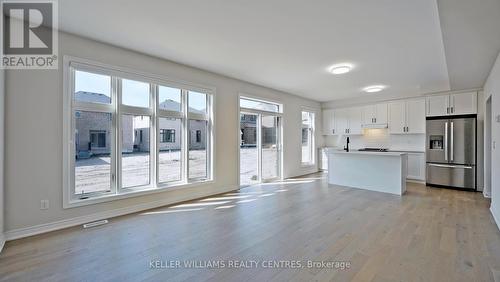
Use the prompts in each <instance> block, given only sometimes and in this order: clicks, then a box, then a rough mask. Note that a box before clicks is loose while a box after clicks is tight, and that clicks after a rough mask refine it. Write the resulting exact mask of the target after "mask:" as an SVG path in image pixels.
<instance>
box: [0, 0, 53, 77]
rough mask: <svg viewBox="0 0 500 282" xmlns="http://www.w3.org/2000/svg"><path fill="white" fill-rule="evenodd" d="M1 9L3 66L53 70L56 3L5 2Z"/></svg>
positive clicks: (7, 0)
mask: <svg viewBox="0 0 500 282" xmlns="http://www.w3.org/2000/svg"><path fill="white" fill-rule="evenodd" d="M1 10H2V13H1V14H2V17H3V20H2V30H1V32H2V36H1V37H2V44H1V49H2V50H1V56H2V58H1V59H2V67H3V68H6V69H56V68H57V66H58V62H57V3H56V2H55V1H13V0H5V1H2V3H1Z"/></svg>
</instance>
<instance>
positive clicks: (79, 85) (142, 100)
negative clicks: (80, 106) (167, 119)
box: [75, 71, 206, 110]
mask: <svg viewBox="0 0 500 282" xmlns="http://www.w3.org/2000/svg"><path fill="white" fill-rule="evenodd" d="M78 91H86V92H93V93H100V94H104V95H106V96H108V97H111V94H110V93H111V77H109V76H106V75H100V74H93V73H89V72H83V71H76V72H75V92H78ZM159 98H160V102H162V101H165V100H166V99H171V100H174V101H176V102H179V103H180V91H179V89H176V88H170V87H166V86H160V93H159ZM148 99H149V84H147V83H144V82H140V81H134V80H128V79H122V103H123V104H125V105H130V106H138V107H148V105H149V101H148ZM189 107H191V108H194V109H197V110H204V109H205V108H206V99H205V94H203V93H198V92H193V91H190V92H189Z"/></svg>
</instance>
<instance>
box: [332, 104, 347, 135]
mask: <svg viewBox="0 0 500 282" xmlns="http://www.w3.org/2000/svg"><path fill="white" fill-rule="evenodd" d="M348 127H349V112H348V110H347V109H340V110H336V111H335V134H347V129H348Z"/></svg>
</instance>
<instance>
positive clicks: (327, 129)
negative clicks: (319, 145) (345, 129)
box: [323, 110, 335, 135]
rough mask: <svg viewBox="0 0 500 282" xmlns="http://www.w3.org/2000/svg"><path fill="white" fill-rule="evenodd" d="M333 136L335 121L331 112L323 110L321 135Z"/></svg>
mask: <svg viewBox="0 0 500 282" xmlns="http://www.w3.org/2000/svg"><path fill="white" fill-rule="evenodd" d="M333 134H335V120H334V111H333V110H323V135H333Z"/></svg>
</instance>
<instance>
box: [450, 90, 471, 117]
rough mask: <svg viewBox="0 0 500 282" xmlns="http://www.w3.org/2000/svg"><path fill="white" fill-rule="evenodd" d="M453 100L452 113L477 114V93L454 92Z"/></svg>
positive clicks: (451, 98) (451, 97)
mask: <svg viewBox="0 0 500 282" xmlns="http://www.w3.org/2000/svg"><path fill="white" fill-rule="evenodd" d="M450 100H451V114H454V115H468V114H477V93H476V92H470V93H460V94H452V95H451V96H450Z"/></svg>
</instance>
